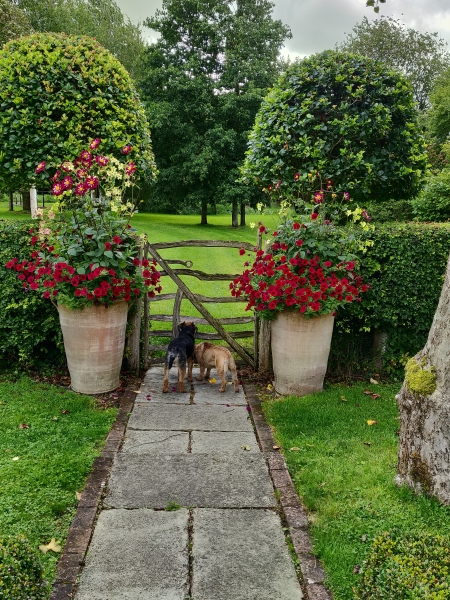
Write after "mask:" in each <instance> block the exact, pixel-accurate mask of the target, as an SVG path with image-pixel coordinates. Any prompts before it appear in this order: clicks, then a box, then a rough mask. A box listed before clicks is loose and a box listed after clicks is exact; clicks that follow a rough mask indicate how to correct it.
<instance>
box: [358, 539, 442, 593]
mask: <svg viewBox="0 0 450 600" xmlns="http://www.w3.org/2000/svg"><path fill="white" fill-rule="evenodd" d="M449 542H450V540H448V539H447V538H444V537H442V536H433V535H428V534H425V535H421V536H420V535H414V536H413V535H411V536H405V537H401V536H394V535H392V536H391V535H390V534H389V533H384V534H383V535H381V536H379V537H377V538H376V539H375V540H374V541H373V544H372V548H371V550H370V551H369V554H368V556H367V559H366V560H365V561H364V563H363V568H362V575H361V579H360V581H359V585H358V588H357V589H356V590H355V598H357V599H358V600H399V599H400V598H402V599H403V598H404V599H405V600H406V599H411V600H421V599H422V598H423V599H425V598H433V599H434V600H446V599H447V598H449V596H450V548H449Z"/></svg>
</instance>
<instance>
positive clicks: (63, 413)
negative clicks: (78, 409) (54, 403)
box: [61, 408, 70, 415]
mask: <svg viewBox="0 0 450 600" xmlns="http://www.w3.org/2000/svg"><path fill="white" fill-rule="evenodd" d="M69 413H70V410H67V408H64V409H63V410H62V411H61V414H62V415H68V414H69Z"/></svg>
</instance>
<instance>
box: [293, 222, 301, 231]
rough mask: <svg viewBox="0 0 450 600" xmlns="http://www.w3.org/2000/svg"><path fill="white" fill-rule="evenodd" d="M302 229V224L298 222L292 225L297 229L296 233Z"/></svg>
mask: <svg viewBox="0 0 450 600" xmlns="http://www.w3.org/2000/svg"><path fill="white" fill-rule="evenodd" d="M300 227H301V225H300V223H297V222H295V223H294V224H293V225H292V229H295V230H296V231H297V230H298V229H300Z"/></svg>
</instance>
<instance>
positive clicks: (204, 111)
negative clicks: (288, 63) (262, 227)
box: [139, 0, 290, 225]
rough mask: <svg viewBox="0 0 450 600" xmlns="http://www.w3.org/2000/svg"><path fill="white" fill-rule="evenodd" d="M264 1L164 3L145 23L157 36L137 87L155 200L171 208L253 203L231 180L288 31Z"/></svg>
mask: <svg viewBox="0 0 450 600" xmlns="http://www.w3.org/2000/svg"><path fill="white" fill-rule="evenodd" d="M272 8H273V4H272V3H271V2H269V1H268V0H237V1H236V2H232V1H231V0H164V2H163V7H162V10H159V11H157V12H156V15H155V16H154V17H152V18H150V19H147V21H145V24H146V25H147V27H150V28H152V29H154V30H156V31H158V32H159V33H160V38H159V39H158V41H157V42H156V43H154V44H152V45H150V46H149V47H148V48H147V50H146V51H145V53H144V58H143V61H142V66H141V72H140V75H139V89H140V91H141V95H142V97H143V99H144V101H145V103H146V106H147V110H148V114H149V116H150V118H151V121H152V124H153V141H154V147H155V153H156V156H157V164H158V169H159V172H160V176H159V180H158V183H157V186H156V190H155V200H156V201H157V202H158V203H159V204H160V205H163V206H170V207H171V208H172V210H176V209H177V208H178V207H181V206H183V205H188V206H189V205H190V206H198V205H200V206H201V207H202V209H201V210H202V223H204V224H206V222H207V216H206V215H207V206H208V203H211V204H212V205H214V204H215V203H216V202H218V201H220V200H223V199H231V200H232V204H233V224H234V225H237V207H238V201H240V202H241V203H245V202H255V199H256V198H260V193H259V192H258V191H256V192H255V190H249V189H248V188H246V187H245V186H242V185H240V184H237V183H236V179H237V176H238V171H237V165H238V164H239V162H241V161H242V159H243V157H244V152H245V145H246V141H247V136H248V131H249V129H250V128H251V125H252V124H253V120H254V116H255V114H256V111H257V110H258V106H259V104H260V102H261V99H262V97H263V96H264V94H265V93H266V90H267V88H268V87H269V86H270V85H271V83H272V82H273V80H274V78H275V76H276V75H277V72H278V55H279V50H280V48H281V46H282V43H283V40H284V38H285V37H287V36H288V35H290V32H289V29H288V28H287V27H286V26H284V25H283V24H282V23H281V22H280V21H275V20H273V18H272Z"/></svg>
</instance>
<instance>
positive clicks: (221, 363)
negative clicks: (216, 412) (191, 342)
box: [195, 342, 239, 392]
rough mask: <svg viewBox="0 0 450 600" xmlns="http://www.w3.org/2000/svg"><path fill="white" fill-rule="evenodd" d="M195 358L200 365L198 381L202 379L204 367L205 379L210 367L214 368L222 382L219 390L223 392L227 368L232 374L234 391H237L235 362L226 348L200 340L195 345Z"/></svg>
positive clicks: (207, 376) (207, 377)
mask: <svg viewBox="0 0 450 600" xmlns="http://www.w3.org/2000/svg"><path fill="white" fill-rule="evenodd" d="M195 360H196V361H197V362H198V364H199V367H200V374H199V376H198V377H197V379H198V381H201V380H202V379H203V377H204V374H205V369H206V379H209V374H210V373H211V369H214V368H216V369H217V374H218V375H219V377H220V380H221V382H222V385H221V386H220V389H219V392H224V391H225V388H226V385H227V382H226V379H225V375H226V374H227V371H228V369H229V370H230V371H231V374H232V376H233V384H234V391H235V392H239V382H238V378H237V373H236V363H235V362H234V358H233V355H232V354H231V352H230V351H229V350H228V348H224V347H223V346H215V345H214V344H210V343H209V342H201V343H200V344H197V345H196V346H195Z"/></svg>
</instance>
